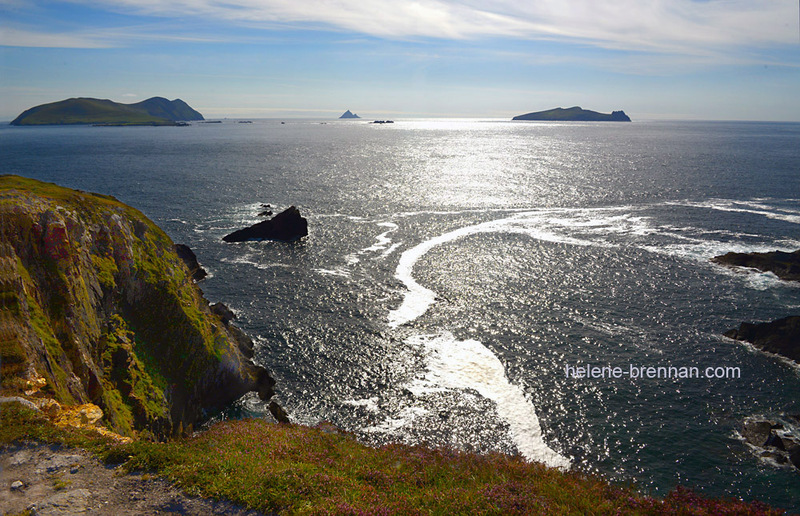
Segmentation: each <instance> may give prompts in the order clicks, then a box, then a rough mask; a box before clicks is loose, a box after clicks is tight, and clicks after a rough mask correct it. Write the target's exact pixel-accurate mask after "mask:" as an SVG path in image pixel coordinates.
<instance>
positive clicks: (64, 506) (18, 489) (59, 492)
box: [0, 443, 261, 515]
mask: <svg viewBox="0 0 800 516" xmlns="http://www.w3.org/2000/svg"><path fill="white" fill-rule="evenodd" d="M25 510H30V514H35V515H50V514H104V515H105V514H108V515H112V514H113V515H150V514H197V515H210V514H225V515H228V514H231V515H258V514H261V513H258V512H255V511H249V510H246V509H242V508H241V507H238V506H235V505H233V504H232V503H230V502H224V501H222V502H218V501H214V500H207V499H204V498H197V497H191V496H188V495H186V494H185V493H183V492H181V491H180V490H179V489H178V488H176V487H174V486H173V485H171V484H170V483H168V482H167V481H165V480H163V479H161V478H158V477H155V476H152V475H148V474H141V473H133V474H125V473H122V472H121V470H118V469H115V468H114V467H110V466H106V465H104V464H102V463H100V462H99V461H98V460H97V459H96V458H94V457H93V456H92V455H91V454H90V453H88V452H86V451H83V450H79V449H75V448H65V447H60V446H49V445H44V444H39V443H29V444H23V445H15V446H11V447H6V448H2V449H0V513H2V514H18V513H21V512H23V511H25Z"/></svg>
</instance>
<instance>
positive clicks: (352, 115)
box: [339, 109, 361, 118]
mask: <svg viewBox="0 0 800 516" xmlns="http://www.w3.org/2000/svg"><path fill="white" fill-rule="evenodd" d="M339 118H361V117H360V116H358V115H357V114H355V113H353V112H351V111H350V110H349V109H348V110H347V111H345V112H344V113H342V116H340V117H339Z"/></svg>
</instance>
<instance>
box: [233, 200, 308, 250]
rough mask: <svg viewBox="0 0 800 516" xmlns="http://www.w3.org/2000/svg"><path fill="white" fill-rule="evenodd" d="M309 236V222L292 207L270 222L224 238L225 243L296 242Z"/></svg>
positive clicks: (235, 232)
mask: <svg viewBox="0 0 800 516" xmlns="http://www.w3.org/2000/svg"><path fill="white" fill-rule="evenodd" d="M306 235H308V221H307V220H306V219H305V218H303V217H302V216H301V215H300V210H298V209H297V208H296V207H295V206H290V207H289V208H287V209H285V210H284V211H282V212H280V213H279V214H277V215H275V216H274V217H273V218H271V219H269V220H265V221H262V222H259V223H257V224H254V225H252V226H250V227H248V228H244V229H240V230H238V231H234V232H233V233H231V234H229V235H226V236H224V237H223V238H222V240H224V241H225V242H250V241H256V242H258V241H262V240H277V241H281V242H294V241H295V240H299V239H301V238H303V237H304V236H306Z"/></svg>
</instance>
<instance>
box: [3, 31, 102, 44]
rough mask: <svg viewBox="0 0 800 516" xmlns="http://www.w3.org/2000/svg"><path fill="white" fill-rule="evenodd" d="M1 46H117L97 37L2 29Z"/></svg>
mask: <svg viewBox="0 0 800 516" xmlns="http://www.w3.org/2000/svg"><path fill="white" fill-rule="evenodd" d="M0 46H5V47H37V48H110V47H113V46H116V45H115V44H113V43H111V42H110V41H106V40H105V39H103V38H101V37H97V36H96V35H85V34H69V33H47V32H41V31H35V30H24V29H14V28H10V27H2V28H0Z"/></svg>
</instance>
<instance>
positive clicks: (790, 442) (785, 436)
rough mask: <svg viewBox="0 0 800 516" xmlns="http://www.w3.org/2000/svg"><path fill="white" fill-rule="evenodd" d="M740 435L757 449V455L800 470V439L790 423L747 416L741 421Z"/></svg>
mask: <svg viewBox="0 0 800 516" xmlns="http://www.w3.org/2000/svg"><path fill="white" fill-rule="evenodd" d="M741 436H742V439H744V441H745V442H746V443H747V444H749V445H751V446H753V447H754V448H756V450H758V454H759V457H761V458H763V459H769V460H771V461H773V462H774V463H776V464H778V465H792V466H794V467H795V468H796V469H799V470H800V439H798V438H797V437H796V436H795V435H794V434H793V433H792V428H791V426H790V425H787V424H784V423H783V422H780V421H775V420H772V419H765V418H758V417H755V418H747V419H745V420H744V421H743V423H742V427H741Z"/></svg>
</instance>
